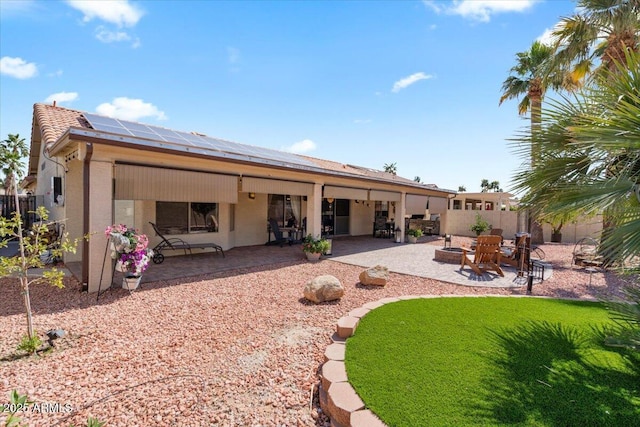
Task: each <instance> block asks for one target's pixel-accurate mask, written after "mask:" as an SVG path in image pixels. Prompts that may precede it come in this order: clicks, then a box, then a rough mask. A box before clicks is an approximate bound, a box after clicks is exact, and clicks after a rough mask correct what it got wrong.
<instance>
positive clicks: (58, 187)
mask: <svg viewBox="0 0 640 427" xmlns="http://www.w3.org/2000/svg"><path fill="white" fill-rule="evenodd" d="M51 194H52V196H53V203H54V204H55V205H57V206H63V205H64V195H63V194H62V177H59V176H52V177H51Z"/></svg>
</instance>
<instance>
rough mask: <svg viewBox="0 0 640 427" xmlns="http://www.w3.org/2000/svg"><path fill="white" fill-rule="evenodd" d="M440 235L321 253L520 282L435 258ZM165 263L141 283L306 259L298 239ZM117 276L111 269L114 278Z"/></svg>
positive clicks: (444, 275)
mask: <svg viewBox="0 0 640 427" xmlns="http://www.w3.org/2000/svg"><path fill="white" fill-rule="evenodd" d="M434 241H441V242H443V241H444V240H443V239H442V238H441V237H438V236H424V237H422V238H421V239H420V241H419V242H418V243H417V244H409V243H395V242H394V241H393V240H392V239H384V238H372V237H370V236H358V237H350V236H349V237H338V238H334V239H333V245H332V254H331V255H330V256H326V257H324V259H328V260H331V261H336V262H342V263H346V264H352V265H358V266H361V267H364V268H366V267H373V266H375V265H378V264H379V265H383V266H385V267H387V268H389V270H390V271H393V272H396V273H402V274H408V275H414V276H419V277H426V278H431V279H436V280H441V281H444V282H449V283H455V284H459V285H465V286H483V287H496V288H510V287H521V286H525V285H526V282H525V281H524V280H523V279H522V278H518V277H517V274H516V270H515V269H514V268H512V267H508V266H504V267H503V271H504V273H505V277H500V276H498V275H497V274H494V273H491V272H488V273H485V274H484V275H483V276H477V275H476V274H475V273H473V272H472V271H471V269H469V268H468V267H467V268H464V269H463V270H460V266H459V264H448V263H442V262H438V261H434V259H433V258H434V253H435V250H436V249H437V248H438V247H440V246H438V245H436V244H429V242H434ZM163 253H164V255H165V259H164V262H163V263H161V264H153V263H151V264H150V266H149V268H148V269H147V271H146V272H145V273H144V275H143V277H142V283H150V282H156V281H166V280H182V279H185V278H189V277H196V276H200V277H201V276H206V275H210V274H219V273H224V272H230V271H233V270H242V269H246V268H253V267H263V268H264V269H265V270H269V269H272V268H278V265H281V264H291V263H307V262H308V261H307V260H306V258H305V255H304V253H303V252H302V250H301V245H300V244H293V245H291V246H289V245H286V244H285V245H284V246H283V247H279V246H277V245H276V246H265V245H259V246H247V247H237V248H233V249H230V250H228V251H225V257H224V258H223V257H222V256H221V255H220V254H215V253H213V252H207V253H197V254H195V253H194V255H186V256H185V255H176V256H170V255H172V253H171V251H164V252H163ZM67 267H68V268H69V270H70V271H71V272H72V273H73V274H74V276H76V278H79V277H80V263H68V264H67ZM550 276H551V269H550V268H549V269H547V270H546V271H545V278H548V277H550ZM119 280H120V273H117V272H116V273H115V276H114V283H115V282H117V281H119Z"/></svg>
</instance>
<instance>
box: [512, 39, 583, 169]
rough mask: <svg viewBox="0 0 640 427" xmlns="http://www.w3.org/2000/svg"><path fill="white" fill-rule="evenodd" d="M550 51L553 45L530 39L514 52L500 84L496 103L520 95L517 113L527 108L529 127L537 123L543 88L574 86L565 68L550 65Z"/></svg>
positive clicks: (551, 53) (543, 92)
mask: <svg viewBox="0 0 640 427" xmlns="http://www.w3.org/2000/svg"><path fill="white" fill-rule="evenodd" d="M553 54H554V49H553V47H551V46H548V45H546V44H544V43H541V42H539V41H535V42H533V44H532V45H531V48H530V49H529V50H528V51H525V52H518V53H516V60H517V63H516V65H515V66H513V67H512V68H511V73H512V75H510V76H509V77H507V79H506V80H505V81H504V82H503V83H502V92H503V93H502V96H501V97H500V103H499V105H502V103H503V102H504V101H506V100H507V99H514V98H520V97H522V100H521V101H520V103H519V104H518V113H519V114H521V115H525V114H527V112H529V111H531V126H532V128H533V127H535V126H536V125H537V124H539V123H540V110H541V108H542V99H543V97H544V94H545V92H546V91H547V89H553V90H560V89H564V90H569V91H571V90H575V89H576V88H577V87H578V84H577V82H576V81H575V80H573V79H572V76H571V75H570V73H569V72H568V71H567V69H566V68H556V69H554V68H552V66H553V64H552V59H553ZM532 160H533V159H532Z"/></svg>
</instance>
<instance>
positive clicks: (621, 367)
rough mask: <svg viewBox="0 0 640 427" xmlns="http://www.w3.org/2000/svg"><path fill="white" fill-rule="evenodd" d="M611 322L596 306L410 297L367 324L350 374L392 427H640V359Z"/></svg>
mask: <svg viewBox="0 0 640 427" xmlns="http://www.w3.org/2000/svg"><path fill="white" fill-rule="evenodd" d="M608 323H609V316H608V312H607V311H606V310H605V309H604V307H603V305H601V304H599V303H591V302H574V301H563V300H550V299H537V298H434V299H415V300H406V301H400V302H397V303H391V304H386V305H384V306H382V307H380V308H378V309H376V310H373V311H372V312H370V313H369V314H367V315H366V316H365V317H364V318H363V319H362V320H361V322H360V324H359V325H358V329H357V330H356V334H355V335H354V336H353V337H351V338H349V339H348V340H347V351H346V366H347V373H348V375H349V380H350V382H351V383H352V384H353V386H354V388H355V389H356V391H357V392H358V394H359V395H360V396H361V397H362V399H363V400H364V402H365V404H366V406H367V407H368V408H369V409H371V410H372V411H373V412H375V413H376V414H377V415H378V416H379V417H380V418H381V419H382V420H383V421H384V422H385V423H387V424H388V425H389V426H411V427H415V426H481V425H484V426H497V425H522V426H581V427H582V426H616V427H619V426H640V356H639V355H638V354H637V353H636V354H631V353H629V352H625V351H622V350H618V349H613V348H610V347H605V346H604V345H603V344H602V341H603V333H602V328H603V327H604V326H605V325H607V324H608Z"/></svg>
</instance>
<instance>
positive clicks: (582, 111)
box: [514, 51, 640, 262]
mask: <svg viewBox="0 0 640 427" xmlns="http://www.w3.org/2000/svg"><path fill="white" fill-rule="evenodd" d="M614 64H616V69H615V70H608V69H603V78H602V79H596V80H593V81H592V82H590V84H589V86H587V87H585V88H584V89H583V90H582V91H580V92H579V93H578V94H576V96H574V97H572V98H571V99H569V98H567V97H565V98H563V99H561V100H560V101H554V102H551V103H550V107H549V108H546V109H545V110H544V111H543V115H542V122H541V126H540V129H538V130H537V131H536V132H530V131H529V132H526V131H525V132H524V133H523V134H522V135H521V136H520V137H519V138H517V139H516V140H515V147H516V151H517V152H519V153H520V155H521V156H522V157H523V158H526V157H528V156H529V152H530V150H531V146H532V145H533V146H534V148H533V149H534V150H535V151H536V152H537V153H538V154H539V157H538V161H537V162H536V164H535V165H533V167H532V168H531V169H530V170H525V171H522V172H520V173H518V174H516V175H515V177H514V178H515V179H514V183H515V188H516V189H517V190H521V191H525V192H526V195H525V196H524V197H523V202H524V203H526V204H529V205H532V206H536V207H537V208H538V209H541V210H543V211H544V212H552V213H554V214H558V213H562V212H572V211H575V210H579V211H581V212H586V213H599V212H602V211H605V210H606V211H607V212H608V214H609V215H611V216H610V219H611V221H612V225H613V227H612V228H611V229H610V230H609V232H608V233H603V237H602V247H603V249H604V251H605V253H606V254H607V259H608V260H609V262H613V261H619V262H625V261H628V260H629V259H631V258H633V257H635V256H637V255H639V254H640V197H636V195H635V193H634V190H635V189H636V188H637V186H638V185H639V184H640V55H639V54H636V53H634V52H632V51H627V52H626V60H625V63H618V62H617V61H614Z"/></svg>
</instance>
